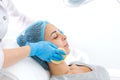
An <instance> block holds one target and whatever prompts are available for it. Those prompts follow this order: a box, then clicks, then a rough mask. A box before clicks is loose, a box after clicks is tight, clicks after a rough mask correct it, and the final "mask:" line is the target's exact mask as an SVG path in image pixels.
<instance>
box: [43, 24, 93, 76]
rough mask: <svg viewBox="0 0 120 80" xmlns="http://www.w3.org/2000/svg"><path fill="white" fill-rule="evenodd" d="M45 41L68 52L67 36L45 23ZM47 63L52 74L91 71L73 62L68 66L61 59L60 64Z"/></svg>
mask: <svg viewBox="0 0 120 80" xmlns="http://www.w3.org/2000/svg"><path fill="white" fill-rule="evenodd" d="M45 41H50V42H52V43H53V44H55V45H56V46H58V47H59V48H64V49H65V51H66V52H67V54H68V53H69V52H70V49H69V45H68V42H67V37H66V36H65V35H64V34H62V33H61V32H60V31H59V29H58V28H56V27H55V26H54V25H52V24H47V26H46V28H45ZM48 65H49V68H50V73H51V74H52V75H62V74H78V73H85V72H89V71H91V70H90V69H89V68H88V67H86V66H77V65H74V64H73V65H71V66H68V65H67V64H66V63H65V61H62V62H61V63H60V64H54V63H48Z"/></svg>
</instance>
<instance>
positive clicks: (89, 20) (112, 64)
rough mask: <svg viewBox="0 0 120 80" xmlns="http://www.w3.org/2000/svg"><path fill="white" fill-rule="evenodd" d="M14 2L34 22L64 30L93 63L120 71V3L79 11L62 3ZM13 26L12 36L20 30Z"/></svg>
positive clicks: (101, 2)
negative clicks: (47, 23) (50, 24)
mask: <svg viewBox="0 0 120 80" xmlns="http://www.w3.org/2000/svg"><path fill="white" fill-rule="evenodd" d="M13 2H14V4H15V6H16V7H17V9H18V10H19V11H20V12H22V13H23V14H25V15H27V16H28V17H30V18H31V19H35V20H39V19H41V20H48V21H50V22H51V23H53V24H55V25H56V26H57V27H59V28H60V29H62V30H63V31H64V32H65V34H66V35H67V36H68V41H69V42H70V43H72V45H73V46H75V47H77V48H79V49H81V50H83V51H84V52H86V53H87V54H88V55H89V57H90V60H91V63H92V64H98V65H102V66H105V67H106V68H113V69H120V3H118V2H117V0H93V1H91V2H90V3H87V4H83V5H80V6H79V7H76V8H72V7H68V6H65V4H64V3H63V0H13ZM11 24H12V25H11ZM13 24H14V21H10V27H9V29H8V33H7V36H9V37H15V35H17V34H18V32H19V31H21V30H19V29H17V27H16V25H13ZM11 31H12V32H11Z"/></svg>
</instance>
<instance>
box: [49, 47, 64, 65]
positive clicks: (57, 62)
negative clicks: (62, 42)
mask: <svg viewBox="0 0 120 80" xmlns="http://www.w3.org/2000/svg"><path fill="white" fill-rule="evenodd" d="M58 49H60V50H62V51H64V52H65V53H66V51H65V49H63V48H58ZM62 56H63V58H64V59H63V60H60V61H55V60H51V62H52V63H54V64H60V63H61V62H62V61H64V60H65V58H66V55H62Z"/></svg>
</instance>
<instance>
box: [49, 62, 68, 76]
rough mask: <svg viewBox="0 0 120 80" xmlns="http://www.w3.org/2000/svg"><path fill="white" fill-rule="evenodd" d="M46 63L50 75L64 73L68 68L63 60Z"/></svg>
mask: <svg viewBox="0 0 120 80" xmlns="http://www.w3.org/2000/svg"><path fill="white" fill-rule="evenodd" d="M48 65H49V68H50V73H51V74H52V75H61V74H66V73H67V72H68V70H69V66H68V65H67V64H66V63H65V61H63V62H61V63H60V64H54V63H48Z"/></svg>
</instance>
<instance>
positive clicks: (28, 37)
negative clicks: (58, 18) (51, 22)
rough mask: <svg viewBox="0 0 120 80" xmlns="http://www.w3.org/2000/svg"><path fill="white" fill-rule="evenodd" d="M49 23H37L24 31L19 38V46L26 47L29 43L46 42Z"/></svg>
mask: <svg viewBox="0 0 120 80" xmlns="http://www.w3.org/2000/svg"><path fill="white" fill-rule="evenodd" d="M47 24H48V22H47V21H37V22H35V23H34V24H32V25H30V26H29V27H28V28H27V29H26V30H24V31H23V32H22V33H21V34H20V35H19V36H18V38H17V43H18V45H19V46H24V45H25V44H26V43H27V42H38V41H44V31H45V28H46V25H47Z"/></svg>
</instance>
